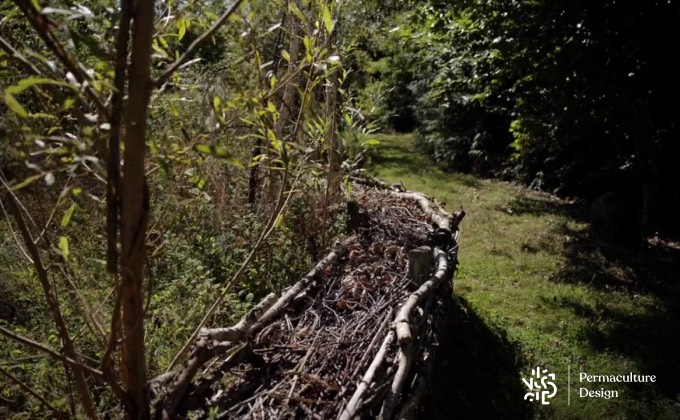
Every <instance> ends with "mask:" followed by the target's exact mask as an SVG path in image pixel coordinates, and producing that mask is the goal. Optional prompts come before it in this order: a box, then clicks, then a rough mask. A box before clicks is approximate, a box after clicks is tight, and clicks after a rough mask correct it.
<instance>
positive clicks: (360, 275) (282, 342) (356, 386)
mask: <svg viewBox="0 0 680 420" xmlns="http://www.w3.org/2000/svg"><path fill="white" fill-rule="evenodd" d="M356 181H358V182H360V183H361V184H359V183H356V184H355V186H354V189H353V190H354V191H353V194H352V195H353V197H352V199H353V202H352V203H350V204H351V205H353V206H355V207H354V210H355V211H351V210H350V211H348V212H349V213H350V215H349V219H350V220H349V225H348V227H349V228H350V229H351V230H353V234H352V235H351V236H350V237H349V238H347V239H346V240H344V241H343V242H340V243H337V244H336V245H335V247H334V249H333V250H332V252H331V253H329V254H328V255H327V256H326V257H325V258H324V259H323V260H322V261H320V262H319V263H318V264H317V265H316V266H315V267H314V269H313V270H312V271H311V272H310V273H309V274H308V275H307V276H306V277H305V278H303V279H302V280H301V281H300V282H298V283H297V284H296V285H294V286H292V287H291V288H289V289H288V290H285V291H284V292H283V294H282V296H281V297H279V296H275V295H270V296H268V297H267V298H265V299H264V300H263V301H262V302H260V303H259V304H258V305H257V306H256V307H255V308H254V309H253V310H252V311H251V312H250V313H249V314H248V315H246V317H244V319H243V320H242V321H241V322H240V323H239V324H237V325H236V326H234V327H232V328H218V329H205V330H203V331H202V333H201V334H200V336H199V338H198V339H197V342H196V345H195V346H194V349H193V350H192V353H191V355H190V356H189V361H188V362H187V364H185V365H184V366H183V367H182V368H180V369H178V370H176V371H173V372H171V374H166V375H163V376H162V377H159V378H156V379H154V380H153V381H152V382H151V383H150V389H151V390H152V392H153V393H154V394H155V395H156V397H157V398H156V400H157V410H158V413H159V414H160V416H161V417H174V416H176V415H179V416H186V415H188V414H189V413H191V415H192V416H196V415H198V417H201V416H205V417H208V416H209V414H210V415H212V416H214V415H217V417H218V418H253V419H270V418H300V417H304V418H319V419H327V418H342V419H350V418H355V417H358V418H361V417H371V418H373V417H380V418H384V419H391V418H394V417H395V416H403V417H413V416H414V415H415V414H416V413H417V410H418V407H419V403H420V402H421V400H422V398H423V395H424V391H425V389H426V387H427V377H428V376H429V370H430V369H431V368H432V361H433V359H434V351H435V349H436V346H437V325H438V322H437V320H438V318H439V317H443V316H444V314H443V313H442V312H443V310H442V303H441V298H442V297H444V296H447V294H448V296H450V294H451V281H450V280H451V279H452V276H453V272H454V270H455V265H456V255H457V240H458V229H457V226H458V223H459V222H460V220H461V219H462V217H463V216H464V213H462V212H461V213H456V214H455V215H450V214H448V213H446V212H445V211H444V210H443V209H442V208H441V206H439V205H438V204H437V203H436V202H434V200H433V199H430V198H429V197H426V196H424V195H422V194H418V193H408V192H404V191H399V190H398V189H395V188H390V187H388V186H386V185H384V184H382V183H381V182H379V181H377V180H366V179H363V180H355V182H356ZM349 208H350V206H349V205H348V209H349ZM424 245H427V246H430V247H431V248H432V254H431V255H432V257H431V260H432V266H431V267H429V271H430V273H431V274H430V275H428V276H427V277H429V279H428V278H427V277H426V278H425V279H422V280H421V281H420V282H415V281H413V280H412V279H411V278H410V276H409V267H408V264H409V252H410V251H411V250H413V249H414V248H417V247H421V246H424ZM426 251H427V250H426Z"/></svg>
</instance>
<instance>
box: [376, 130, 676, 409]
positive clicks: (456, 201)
mask: <svg viewBox="0 0 680 420" xmlns="http://www.w3.org/2000/svg"><path fill="white" fill-rule="evenodd" d="M377 138H378V140H379V141H380V142H381V144H380V146H379V147H378V149H377V150H376V152H375V154H374V157H373V158H372V162H371V164H370V165H369V170H370V172H371V173H373V174H374V175H376V176H378V177H380V178H381V179H384V180H386V181H391V182H403V184H404V185H405V186H406V188H407V189H409V190H414V191H420V192H424V193H426V194H430V195H433V196H435V197H437V199H439V200H440V201H443V202H445V203H446V205H447V208H448V209H449V210H450V211H455V210H458V209H460V208H461V207H463V208H464V209H465V211H466V213H467V216H466V218H465V220H464V221H463V223H462V226H461V232H462V239H461V250H460V261H461V265H460V267H459V272H458V277H457V279H456V285H455V290H456V295H457V296H458V301H457V308H456V309H455V311H454V312H455V313H454V314H453V317H452V321H451V329H452V336H451V337H448V338H447V339H446V340H444V341H445V343H443V345H442V349H443V352H442V353H445V354H444V357H443V358H441V360H440V361H439V362H438V369H437V372H438V373H439V375H438V376H437V378H436V380H435V383H434V384H433V389H435V390H436V391H434V392H433V393H432V396H431V403H432V404H430V405H431V407H430V412H428V417H439V418H451V416H452V413H456V414H457V417H460V418H472V417H474V418H560V419H561V418H573V419H583V418H585V419H590V418H593V419H597V418H605V417H606V418H622V419H623V418H632V419H635V418H650V419H663V418H668V419H677V418H680V368H679V364H680V344H678V343H679V341H680V327H679V326H678V324H677V322H676V320H677V319H678V318H677V317H678V288H677V287H674V288H673V287H669V286H668V285H669V284H671V285H672V284H676V283H677V282H678V277H677V273H678V271H677V270H676V271H673V270H674V269H675V268H677V265H678V264H677V258H675V257H677V255H674V254H669V255H666V254H660V252H661V251H660V250H657V249H653V250H651V251H649V252H650V253H653V254H650V255H644V254H641V255H638V254H630V253H629V254H626V253H622V252H619V251H609V250H607V249H605V248H603V247H602V246H596V245H595V244H593V243H592V242H591V240H590V239H589V238H588V234H587V228H588V225H587V223H585V222H584V220H585V218H584V213H583V211H582V210H581V209H579V208H578V207H577V206H575V205H573V204H569V203H567V202H564V201H561V200H558V199H556V198H554V197H552V196H550V195H547V194H541V193H537V192H532V191H529V190H527V189H524V188H520V187H517V186H514V185H511V184H508V183H501V182H492V181H486V180H478V179H476V178H474V177H470V176H467V175H461V174H451V173H444V172H442V171H440V170H438V169H436V168H434V167H433V165H432V164H431V163H430V162H428V161H427V159H425V158H424V157H422V156H420V155H419V154H418V153H416V152H415V151H414V149H413V137H412V136H410V135H380V136H378V137H377ZM660 255H661V257H662V258H661V262H662V263H664V261H665V263H666V266H662V267H661V268H659V264H658V262H659V261H657V260H658V258H659V256H660ZM663 258H666V260H663ZM674 258H675V260H674ZM652 260H653V261H652ZM659 273H661V274H659ZM664 276H666V277H667V278H666V277H664ZM660 277H662V278H660ZM536 366H540V367H542V368H545V369H548V370H549V371H550V372H553V373H555V374H556V375H557V380H556V381H555V383H556V385H557V388H558V392H557V395H556V396H555V397H554V398H552V399H551V400H549V401H550V405H540V404H536V403H529V402H525V401H524V400H523V398H524V394H525V393H526V391H527V390H526V389H525V387H524V385H523V384H522V382H521V380H520V377H525V378H527V379H528V378H529V376H530V373H531V372H530V371H531V369H532V368H533V367H536ZM569 370H570V371H571V381H570V384H569V385H568V383H567V382H568V381H567V377H568V371H569ZM581 372H583V373H587V374H590V375H623V374H628V373H629V372H633V373H636V374H644V375H656V377H657V382H655V383H653V384H627V383H613V384H612V383H610V384H607V383H585V382H580V381H579V379H580V377H579V375H580V373H581ZM569 387H570V388H571V396H570V398H569V397H568V392H567V391H568V388H569ZM580 388H587V389H589V390H598V391H600V390H602V389H604V390H611V391H617V392H618V397H615V398H609V399H607V398H585V397H584V398H581V397H580V396H579V391H580ZM489 416H491V417H489Z"/></svg>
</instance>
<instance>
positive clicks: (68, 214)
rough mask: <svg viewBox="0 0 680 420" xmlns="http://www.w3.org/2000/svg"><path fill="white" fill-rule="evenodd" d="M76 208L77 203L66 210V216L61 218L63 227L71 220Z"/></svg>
mask: <svg viewBox="0 0 680 420" xmlns="http://www.w3.org/2000/svg"><path fill="white" fill-rule="evenodd" d="M75 210H76V205H75V204H71V207H69V208H68V210H66V213H64V217H62V218H61V227H63V228H64V227H66V226H68V224H69V223H70V222H71V216H73V212H74V211H75Z"/></svg>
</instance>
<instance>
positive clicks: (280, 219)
mask: <svg viewBox="0 0 680 420" xmlns="http://www.w3.org/2000/svg"><path fill="white" fill-rule="evenodd" d="M281 224H283V213H281V214H279V217H277V218H276V221H275V222H274V228H276V229H278V228H280V227H281Z"/></svg>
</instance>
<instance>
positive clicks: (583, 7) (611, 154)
mask: <svg viewBox="0 0 680 420" xmlns="http://www.w3.org/2000/svg"><path fill="white" fill-rule="evenodd" d="M679 15H680V6H679V5H678V4H677V2H674V1H650V2H644V3H639V2H638V3H635V2H633V3H631V2H620V1H602V2H589V1H542V0H536V1H512V0H498V1H496V0H491V1H475V0H472V1H453V2H442V1H435V0H432V1H425V2H413V3H412V7H406V8H404V9H403V11H402V12H399V13H395V14H394V15H393V18H392V20H391V21H390V24H391V26H390V28H386V29H385V30H384V31H383V32H382V33H381V34H379V35H377V36H375V37H374V38H373V41H374V46H373V47H372V49H370V50H368V51H370V54H369V56H370V58H371V60H372V63H373V64H374V69H376V72H377V74H379V78H380V80H382V81H383V82H385V81H386V83H385V85H386V86H389V88H386V89H383V90H382V91H381V95H380V98H381V101H382V102H381V103H382V106H383V112H382V114H381V115H384V116H385V117H386V118H387V119H388V120H389V122H390V123H391V126H392V127H393V128H394V129H396V130H411V129H414V128H417V129H418V130H419V133H420V142H419V144H420V146H421V147H422V150H424V151H426V152H427V153H429V154H430V155H431V156H432V157H433V158H434V160H435V161H436V162H437V163H439V164H441V165H442V166H444V167H447V168H449V169H453V170H459V171H465V172H473V173H476V174H478V175H481V176H491V177H500V178H503V179H508V180H516V181H520V182H523V183H525V184H528V185H531V186H533V187H536V188H540V189H546V190H549V191H554V192H557V193H558V194H560V195H564V196H571V197H583V198H585V199H586V200H587V201H589V202H598V199H599V204H597V205H596V208H594V212H595V213H596V214H595V216H596V217H599V218H602V217H603V216H604V218H609V219H613V220H614V221H615V223H616V224H617V225H618V227H617V229H616V230H618V231H628V232H632V233H633V234H634V235H633V236H635V235H636V234H638V233H640V232H643V231H644V232H646V233H653V232H655V231H657V230H661V231H664V232H666V233H671V232H672V233H675V234H677V233H678V227H680V219H678V214H679V212H678V210H679V209H680V194H679V193H678V190H677V188H676V187H675V181H674V180H675V179H676V178H677V171H676V165H677V163H676V162H677V159H678V157H679V156H680V153H679V152H680V142H678V134H679V132H678V124H677V118H678V117H677V116H678V115H680V114H679V113H678V111H679V109H678V101H677V98H678V94H679V93H680V89H679V82H678V77H677V75H676V73H677V71H676V67H677V66H676V65H674V64H673V63H674V59H673V56H672V53H671V51H672V48H671V45H672V42H673V41H672V40H674V39H678V36H679V35H680V34H679V33H678V32H679V30H678V26H677V25H676V24H675V22H676V21H677V19H678V17H679ZM373 87H374V88H375V87H376V84H375V83H374V84H373ZM596 227H597V226H596ZM624 227H625V229H619V228H624ZM610 230H611V229H610ZM610 233H611V232H610Z"/></svg>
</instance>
